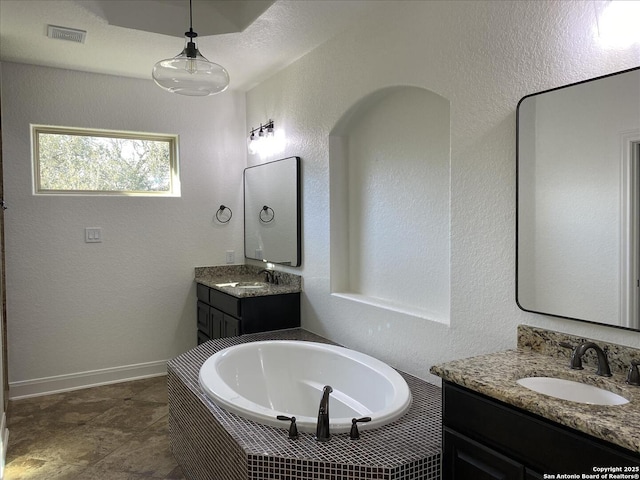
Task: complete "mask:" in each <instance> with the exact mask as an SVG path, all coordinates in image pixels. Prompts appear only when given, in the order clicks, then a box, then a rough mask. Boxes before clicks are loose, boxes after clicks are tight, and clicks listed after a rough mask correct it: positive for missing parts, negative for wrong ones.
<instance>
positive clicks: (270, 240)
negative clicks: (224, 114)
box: [244, 157, 302, 267]
mask: <svg viewBox="0 0 640 480" xmlns="http://www.w3.org/2000/svg"><path fill="white" fill-rule="evenodd" d="M301 251H302V248H301V212H300V157H289V158H283V159H282V160H276V161H274V162H270V163H264V164H262V165H256V166H254V167H248V168H245V170H244V255H245V257H246V258H250V259H252V260H261V261H264V262H270V263H278V264H281V265H289V266H292V267H299V266H300V263H301V261H302V256H301Z"/></svg>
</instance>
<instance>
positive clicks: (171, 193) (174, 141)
mask: <svg viewBox="0 0 640 480" xmlns="http://www.w3.org/2000/svg"><path fill="white" fill-rule="evenodd" d="M43 133H44V134H58V135H77V136H84V137H104V138H117V139H125V140H126V139H133V140H151V141H166V142H167V143H169V168H170V178H169V190H163V191H151V190H57V189H44V188H42V186H41V176H40V175H41V172H40V141H39V138H40V134H43ZM178 142H179V135H176V134H165V133H149V132H134V131H126V130H108V129H97V128H80V127H61V126H53V125H38V124H31V166H32V180H33V181H32V183H33V194H34V195H63V196H65V195H66V196H73V195H76V196H116V197H131V196H133V197H180V196H181V190H180V167H179V165H180V162H179V155H178V151H179V147H178Z"/></svg>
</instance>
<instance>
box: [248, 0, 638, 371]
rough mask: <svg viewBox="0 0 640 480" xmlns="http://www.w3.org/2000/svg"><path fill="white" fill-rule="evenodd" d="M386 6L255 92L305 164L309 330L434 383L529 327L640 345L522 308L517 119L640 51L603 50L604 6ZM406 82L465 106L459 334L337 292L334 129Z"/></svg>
mask: <svg viewBox="0 0 640 480" xmlns="http://www.w3.org/2000/svg"><path fill="white" fill-rule="evenodd" d="M377 5H378V9H379V10H378V12H377V13H376V14H375V15H372V16H370V17H368V18H364V19H362V21H361V22H360V23H359V24H358V26H356V27H354V28H352V29H351V30H350V31H348V32H345V33H343V34H341V35H339V36H337V37H335V38H334V39H332V40H330V41H329V42H327V43H325V44H324V45H322V46H320V47H318V48H317V49H315V50H313V51H312V52H310V53H309V54H307V55H306V56H304V57H303V58H301V59H300V60H298V61H297V62H295V63H294V64H292V65H290V66H289V67H287V68H286V69H285V70H283V71H281V72H280V73H278V74H276V75H274V76H273V77H272V78H270V79H268V80H267V81H265V82H263V83H261V84H260V85H259V86H257V87H256V88H254V89H253V90H251V91H250V92H248V94H247V119H248V123H249V124H257V123H259V122H260V121H263V119H264V118H273V119H274V120H275V121H276V122H277V123H278V125H279V126H282V127H283V128H284V129H285V131H286V134H287V146H286V150H285V152H284V154H283V155H282V156H283V157H284V156H290V155H298V156H300V157H301V158H302V181H303V237H304V238H303V242H304V243H303V252H304V253H303V264H302V270H301V273H302V275H303V276H304V286H305V295H304V301H303V318H302V324H303V326H304V327H305V328H307V329H309V330H311V331H313V332H315V333H318V334H320V335H322V336H325V337H328V338H330V339H331V340H334V341H337V342H339V343H341V344H344V345H346V346H349V347H352V348H355V349H357V350H360V351H364V352H367V353H369V354H372V355H374V356H376V357H378V358H381V359H383V360H385V361H387V362H388V363H390V364H391V365H393V366H396V367H398V368H400V369H402V370H404V371H407V372H409V373H412V374H414V375H416V376H419V377H421V378H426V379H430V380H432V381H437V379H436V378H434V377H432V376H431V375H430V374H429V373H428V370H429V367H430V366H431V365H433V364H435V363H439V362H443V361H447V360H450V359H454V358H462V357H469V356H472V355H475V354H480V353H484V352H490V351H497V350H501V349H506V348H513V347H515V345H516V327H517V325H518V324H519V323H527V324H531V325H536V326H540V327H545V328H551V329H556V330H560V331H564V332H567V333H574V334H579V335H584V336H587V337H590V338H602V339H603V340H606V341H611V342H615V343H621V344H626V345H639V344H640V334H638V333H632V332H627V331H623V330H617V329H611V328H606V327H599V326H595V325H587V324H583V323H578V322H571V321H568V320H560V319H554V318H550V317H544V316H541V315H534V314H529V313H526V312H523V311H521V310H519V309H518V307H517V306H516V303H515V164H516V163H515V143H516V137H515V135H516V128H515V125H516V118H515V111H516V105H517V103H518V100H519V99H520V98H522V97H523V96H524V95H527V94H530V93H533V92H536V91H541V90H544V89H548V88H552V87H556V86H560V85H565V84H568V83H572V82H576V81H579V80H583V79H587V78H591V77H594V76H598V75H602V74H605V73H610V72H613V71H619V70H623V69H626V68H630V67H632V66H634V65H637V64H638V59H639V58H640V47H639V46H638V45H636V46H634V47H631V48H628V49H626V50H606V49H604V48H603V47H601V46H600V45H599V44H598V42H597V39H595V38H594V37H593V31H594V26H595V21H596V18H595V15H594V9H593V5H592V4H591V2H562V1H540V2H538V1H530V2H522V1H456V2H447V1H433V2H413V1H392V2H387V1H382V0H381V1H380V2H378V3H377ZM397 85H413V86H418V87H422V88H425V89H427V90H430V91H432V92H435V93H437V94H438V95H441V96H442V97H444V98H446V99H448V100H449V101H450V105H451V225H450V232H449V236H450V241H451V243H450V252H451V253H450V254H451V268H450V278H451V280H450V287H451V288H450V295H451V300H450V324H449V325H444V324H442V323H437V322H432V321H428V320H425V319H423V318H418V317H415V316H412V315H406V314H402V313H398V312H396V313H394V312H389V311H388V310H383V309H380V308H376V307H374V306H371V305H364V304H360V303H356V302H352V301H349V300H348V299H344V298H339V297H336V296H334V295H332V294H331V285H330V278H331V272H330V262H329V259H330V249H329V245H330V238H331V236H332V235H333V233H334V232H331V231H330V225H331V209H330V199H329V191H330V173H329V150H330V146H329V136H330V132H331V131H332V129H333V128H334V126H335V125H336V123H337V122H338V120H339V119H340V118H341V117H342V116H343V114H344V113H345V112H346V111H347V110H348V109H349V108H350V107H351V106H352V105H354V104H356V103H357V102H358V101H360V100H361V99H362V98H364V97H365V96H367V95H368V94H370V93H372V92H375V91H377V90H380V89H382V88H385V87H390V86H397ZM400 188H401V187H400ZM412 195H413V197H414V199H415V202H416V203H418V204H419V203H420V202H421V200H422V199H423V196H422V195H421V192H419V191H417V190H414V191H412ZM389 268H395V269H398V270H402V269H403V268H405V265H404V264H403V263H398V264H392V265H389ZM298 271H300V270H298Z"/></svg>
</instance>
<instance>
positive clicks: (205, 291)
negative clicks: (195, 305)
mask: <svg viewBox="0 0 640 480" xmlns="http://www.w3.org/2000/svg"><path fill="white" fill-rule="evenodd" d="M209 290H211V289H210V288H209V287H207V286H206V285H200V284H199V283H198V284H197V285H196V296H197V297H198V300H200V301H202V302H204V303H209Z"/></svg>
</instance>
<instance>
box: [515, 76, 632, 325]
mask: <svg viewBox="0 0 640 480" xmlns="http://www.w3.org/2000/svg"><path fill="white" fill-rule="evenodd" d="M517 118H518V120H517V121H518V128H517V143H518V148H517V150H518V159H517V172H518V173H517V177H518V178H517V241H516V243H517V246H516V248H517V250H516V252H517V255H516V256H517V258H516V300H517V303H518V305H519V306H520V308H522V309H523V310H526V311H530V312H535V313H542V314H546V315H553V316H559V317H566V318H570V319H575V320H583V321H588V322H594V323H600V324H605V325H610V326H615V327H620V328H627V329H631V330H640V301H639V290H640V288H639V287H640V220H639V219H640V67H638V68H634V69H630V70H625V71H623V72H618V73H615V74H611V75H607V76H604V77H599V78H595V79H592V80H587V81H584V82H580V83H576V84H572V85H568V86H564V87H560V88H556V89H553V90H547V91H544V92H540V93H536V94H533V95H528V96H526V97H524V98H523V99H522V100H520V102H519V104H518V114H517Z"/></svg>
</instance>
